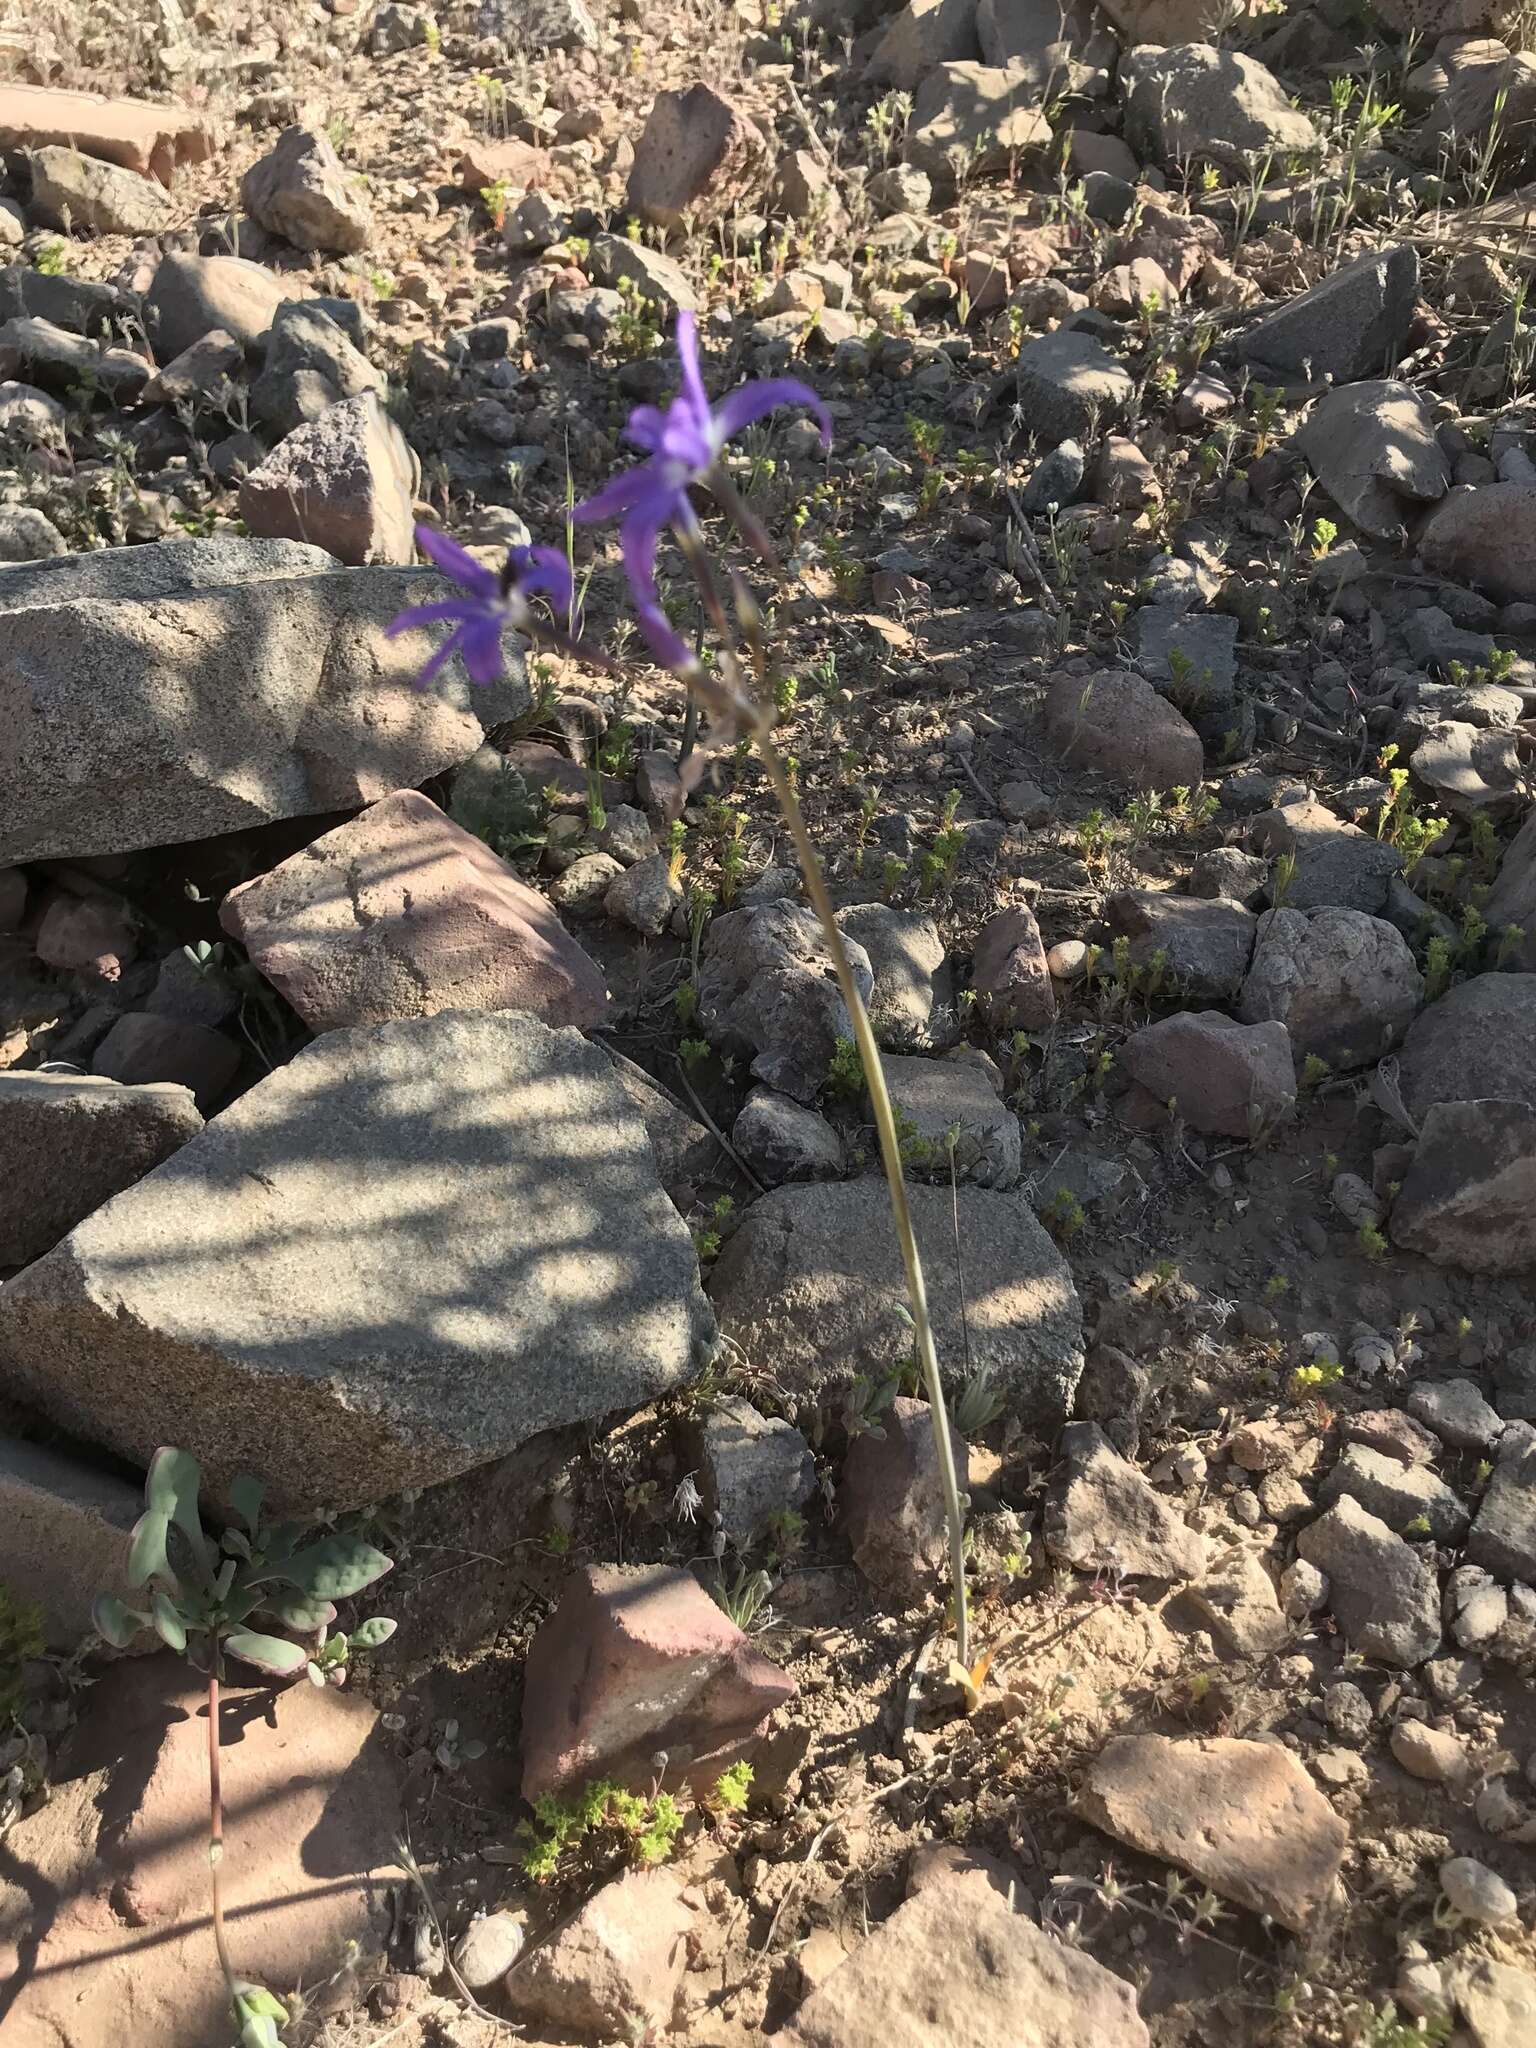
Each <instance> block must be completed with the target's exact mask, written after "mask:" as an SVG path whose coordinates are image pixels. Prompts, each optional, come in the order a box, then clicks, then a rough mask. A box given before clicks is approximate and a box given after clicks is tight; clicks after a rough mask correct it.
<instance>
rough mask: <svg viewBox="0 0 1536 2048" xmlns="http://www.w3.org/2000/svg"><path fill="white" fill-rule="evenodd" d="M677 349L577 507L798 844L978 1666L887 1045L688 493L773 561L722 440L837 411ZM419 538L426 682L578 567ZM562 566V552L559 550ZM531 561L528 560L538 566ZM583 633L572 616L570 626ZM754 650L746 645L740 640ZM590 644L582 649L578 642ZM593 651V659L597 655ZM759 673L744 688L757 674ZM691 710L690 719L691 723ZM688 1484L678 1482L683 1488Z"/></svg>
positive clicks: (473, 665) (742, 605)
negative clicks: (614, 547)
mask: <svg viewBox="0 0 1536 2048" xmlns="http://www.w3.org/2000/svg"><path fill="white" fill-rule="evenodd" d="M677 348H678V356H679V358H680V361H681V366H682V390H681V392H680V393H679V395H678V396H677V397H676V398H674V399H673V401H672V402H671V404H670V405H669V406H668V407H667V409H666V411H665V412H662V411H660V410H659V409H658V408H657V407H655V406H649V405H643V406H639V407H637V408H636V410H635V411H634V412H633V413H631V415H630V418H629V422H628V425H627V426H626V428H625V435H626V438H627V439H628V440H629V441H631V442H632V443H633V444H634V445H635V446H636V447H638V448H640V449H641V450H642V451H643V452H644V456H645V459H644V460H643V461H642V462H640V463H638V464H637V465H636V466H635V467H634V468H633V469H631V470H627V471H626V472H625V473H624V474H623V475H622V476H618V477H615V478H614V479H613V480H612V482H610V483H608V484H607V485H605V486H604V488H603V489H602V490H600V491H598V492H597V493H596V495H595V496H594V497H591V498H589V499H587V500H586V502H585V503H584V504H581V505H578V506H577V507H576V508H575V510H574V513H573V514H572V515H571V516H572V517H573V518H574V519H575V520H576V521H579V522H581V523H583V524H592V523H595V522H598V521H602V520H608V519H617V520H618V522H619V546H620V550H621V552H622V555H623V558H624V570H625V575H626V577H627V579H628V582H629V586H630V592H631V595H632V597H633V599H634V605H635V611H636V614H637V617H638V619H639V622H640V626H641V629H642V631H643V632H644V634H645V637H646V640H647V642H648V643H649V645H650V647H651V650H652V652H653V653H654V654H655V656H656V658H657V660H658V661H659V662H660V663H661V664H662V666H663V667H666V668H669V669H671V670H672V671H673V672H674V674H676V675H677V676H678V677H679V678H680V679H681V681H682V682H683V683H684V684H685V685H686V686H687V688H688V691H689V702H690V713H692V709H693V707H694V706H697V705H699V704H702V705H703V707H704V708H705V709H706V710H707V711H708V713H709V716H710V724H711V737H712V739H713V740H714V741H715V742H716V744H717V745H718V744H721V743H725V742H729V741H730V740H731V739H733V738H734V737H735V736H736V735H737V734H738V733H745V734H746V735H748V736H749V737H750V739H751V740H752V743H753V745H754V746H755V747H756V749H757V752H758V755H759V757H760V759H761V761H762V763H763V767H764V770H765V772H766V773H767V776H768V780H769V782H770V784H771V785H772V788H773V792H774V796H775V798H776V799H777V801H778V804H779V808H780V810H781V811H782V812H783V815H784V821H785V824H786V826H787V827H788V830H789V836H790V839H791V841H792V843H793V845H794V849H795V854H796V857H797V859H798V860H799V863H800V868H801V872H802V873H803V875H804V878H805V887H806V893H807V895H808V896H809V898H810V901H811V906H812V908H813V909H814V911H815V913H816V916H817V919H818V921H819V923H820V925H821V928H822V932H823V935H824V938H825V941H826V947H827V951H828V954H829V955H830V957H831V961H832V966H833V971H834V973H835V974H836V977H837V984H838V988H839V991H840V993H841V995H842V998H843V1004H844V1007H845V1008H846V1010H847V1012H848V1018H849V1022H850V1024H851V1025H852V1028H853V1036H854V1042H855V1044H856V1045H857V1047H858V1052H859V1058H860V1061H861V1062H862V1065H863V1068H864V1076H865V1081H866V1084H867V1086H868V1089H869V1099H870V1107H871V1110H872V1112H873V1115H874V1121H875V1129H876V1131H877V1133H878V1134H879V1139H880V1158H881V1164H882V1165H883V1167H884V1169H885V1177H886V1181H887V1184H888V1186H889V1189H890V1196H891V1213H892V1219H893V1222H894V1225H895V1230H896V1238H897V1243H898V1245H899V1247H900V1251H901V1261H902V1267H903V1271H904V1274H905V1277H906V1285H907V1298H908V1302H909V1304H910V1307H911V1312H912V1323H913V1328H914V1332H915V1338H916V1348H917V1359H918V1365H919V1367H920V1369H921V1371H922V1375H923V1381H924V1385H925V1387H926V1390H927V1394H928V1402H929V1413H930V1416H931V1418H932V1423H933V1434H934V1441H935V1444H936V1446H937V1451H938V1461H939V1476H940V1482H941V1485H942V1487H943V1493H944V1505H945V1512H946V1517H947V1520H948V1524H949V1551H950V1575H951V1581H952V1590H953V1606H954V1626H955V1642H956V1650H957V1653H958V1661H959V1663H960V1664H961V1665H962V1666H964V1667H966V1669H967V1670H969V1667H970V1621H969V1612H968V1607H967V1601H966V1587H965V1509H964V1505H963V1502H962V1499H961V1494H960V1479H959V1474H958V1472H957V1470H956V1465H955V1454H954V1442H953V1439H952V1437H951V1435H950V1427H949V1413H948V1407H947V1404H946V1402H945V1398H944V1383H943V1379H942V1377H941V1375H940V1372H939V1359H938V1349H937V1346H936V1345H935V1343H934V1336H933V1323H932V1319H931V1317H930V1315H929V1311H928V1292H927V1286H926V1283H925V1281H924V1278H923V1264H922V1257H921V1254H920V1252H919V1249H918V1243H917V1235H916V1232H915V1230H914V1228H913V1223H912V1210H911V1205H910V1203H909V1202H908V1200H907V1185H906V1178H905V1174H904V1171H903V1167H902V1160H901V1141H900V1137H899V1134H898V1132H897V1128H896V1116H895V1112H894V1110H893V1108H892V1105H891V1098H890V1091H889V1089H888V1088H887V1086H886V1079H885V1069H884V1067H883V1065H882V1063H881V1059H880V1048H879V1046H878V1044H877V1043H876V1040H875V1034H874V1031H873V1029H872V1028H871V1026H870V1021H869V1014H868V1012H867V1011H866V1009H865V1007H864V1002H863V998H862V997H861V996H860V994H859V989H858V985H857V983H856V982H855V980H854V978H853V970H852V968H851V966H850V965H849V961H848V955H847V952H846V950H845V948H844V945H843V937H842V933H841V931H840V930H839V929H838V925H837V920H836V915H835V911H834V906H833V903H832V897H831V894H830V892H829V890H828V888H827V882H826V876H825V875H824V873H823V871H822V866H821V861H820V858H819V856H818V854H817V851H816V846H815V842H814V840H813V839H812V837H811V833H810V828H809V827H808V826H807V824H806V821H805V815H804V813H803V811H802V810H801V808H800V801H799V798H798V797H797V796H796V794H795V789H794V784H793V782H792V781H791V779H790V776H789V772H788V770H787V768H786V766H785V762H784V759H783V757H782V755H781V754H780V753H779V750H778V748H777V746H776V745H775V743H774V738H773V724H774V711H773V706H772V699H771V695H770V693H769V692H768V691H767V690H766V688H765V682H766V670H767V659H766V649H765V646H764V640H763V633H762V625H761V619H760V616H759V614H758V611H757V607H756V605H755V603H754V602H753V601H752V599H751V597H750V595H749V594H748V592H747V590H746V586H745V585H744V584H743V583H742V582H741V581H740V579H739V578H737V579H733V584H734V595H735V610H736V615H737V618H738V620H739V621H740V622H741V634H740V636H738V633H737V631H736V629H735V627H733V625H732V622H731V620H730V619H729V618H728V617H727V615H726V610H725V606H724V604H723V602H722V600H721V596H720V591H719V588H718V586H717V584H716V581H715V577H714V572H713V570H712V568H711V565H710V561H709V557H708V553H707V551H706V548H705V543H704V536H703V533H702V531H701V529H700V526H699V522H698V516H697V514H696V513H695V511H694V508H693V503H692V499H691V497H690V493H691V492H692V491H693V490H694V489H695V488H700V487H702V488H704V489H707V490H708V491H709V493H710V495H711V496H712V497H713V498H714V499H715V501H716V503H717V504H718V505H719V506H720V507H721V509H722V510H723V511H724V512H725V514H726V516H727V518H728V519H729V520H730V521H731V523H732V524H733V525H734V526H735V528H736V530H737V532H738V533H739V534H740V535H741V537H742V538H743V540H744V541H745V542H746V543H747V544H748V546H750V547H751V548H752V549H753V550H754V551H755V552H756V553H758V554H759V555H761V556H763V557H764V558H765V559H766V560H768V561H769V562H770V563H771V562H772V559H773V555H772V548H771V546H770V544H769V541H768V538H767V535H766V534H765V533H764V532H763V529H762V528H761V526H760V525H759V524H758V522H757V520H756V519H755V518H754V517H753V516H752V514H751V513H750V511H749V510H748V509H747V507H746V506H744V505H743V504H742V502H741V500H740V498H739V497H738V496H737V494H736V492H735V490H734V488H733V487H732V485H731V483H730V479H729V478H728V477H727V475H726V474H725V470H724V467H723V464H722V461H721V458H722V456H723V454H724V451H725V447H726V444H727V443H728V442H729V441H730V440H731V439H732V438H733V436H735V435H736V434H739V433H740V432H741V431H742V430H743V429H744V428H746V427H748V426H750V425H752V423H753V422H754V421H756V420H760V419H762V418H763V417H764V416H765V415H766V414H768V413H770V412H773V411H775V410H776V409H777V408H778V407H780V406H784V405H798V406H803V407H806V408H807V409H809V410H810V411H811V412H812V413H814V414H815V416H816V418H817V420H818V422H819V423H820V426H821V431H822V443H823V446H827V445H829V443H830V440H831V421H830V419H829V417H828V415H827V410H826V407H825V406H824V405H823V404H822V401H821V399H820V398H819V397H818V396H817V394H816V393H815V392H814V391H813V390H811V388H810V386H809V385H807V384H802V383H801V382H800V381H799V380H798V379H797V378H793V377H778V378H768V379H765V380H763V381H761V382H757V383H748V384H742V385H738V386H737V388H736V389H735V390H734V391H731V392H728V393H727V394H726V396H725V397H724V398H722V399H720V400H718V401H717V402H716V403H715V404H714V405H711V404H710V402H709V399H708V398H707V396H706V395H705V391H704V381H703V376H702V373H701V370H700V366H699V356H698V344H697V338H696V335H695V332H694V322H693V316H692V315H691V314H688V313H680V314H679V315H678V318H677ZM669 528H670V530H671V531H672V533H673V534H674V535H675V536H676V539H677V541H678V544H679V546H680V547H681V549H682V552H683V556H684V559H685V560H686V561H687V563H688V565H689V567H690V569H691V570H692V572H693V576H694V580H695V582H696V583H697V585H698V588H699V595H700V598H701V600H702V603H703V607H704V615H705V617H706V619H707V620H708V621H709V623H710V625H711V626H712V627H713V629H714V631H715V634H716V636H717V638H718V640H719V643H720V644H719V648H718V651H717V652H718V659H717V662H716V663H715V664H714V665H712V666H711V667H709V668H706V667H705V665H704V663H703V662H702V660H701V659H700V657H699V655H698V654H697V653H695V651H694V650H693V649H692V648H691V647H690V646H689V645H688V643H687V641H685V640H684V639H683V638H682V637H681V636H680V635H679V634H678V633H677V631H676V630H675V629H674V627H673V626H672V625H671V623H670V622H669V620H668V619H667V616H666V614H665V612H664V611H663V609H662V606H661V599H660V595H659V592H658V590H657V585H656V551H657V548H658V546H659V544H660V541H661V536H662V534H663V533H664V532H666V531H667V530H668V529H669ZM418 536H419V538H420V540H421V545H422V548H423V550H424V551H425V552H427V553H428V554H429V555H431V557H432V559H433V560H434V561H436V562H437V563H438V565H439V566H440V567H441V568H444V569H445V570H446V571H447V573H448V574H449V575H450V576H452V577H453V578H454V580H455V581H456V582H457V583H459V584H460V586H461V588H462V589H463V590H464V592H465V596H464V597H463V598H462V599H457V600H452V601H450V602H449V603H447V604H444V605H441V606H424V607H420V608H418V609H417V610H416V611H414V612H408V613H406V614H404V615H403V616H402V618H400V619H399V620H397V621H396V622H395V628H392V629H391V630H395V629H396V628H400V629H403V628H404V627H405V626H406V625H408V624H427V623H431V622H434V621H436V620H439V619H441V620H452V621H453V622H454V626H455V630H454V632H453V633H452V634H451V635H450V636H449V640H448V641H447V642H445V644H444V646H443V647H442V648H440V649H439V650H438V651H437V654H436V655H434V657H433V660H432V661H431V662H430V663H429V664H428V668H427V671H426V673H424V675H423V678H422V680H423V681H427V680H429V679H430V676H431V675H432V674H435V673H436V671H437V669H438V668H440V667H441V665H442V663H443V662H444V661H445V660H447V658H448V656H449V654H450V653H451V652H452V651H453V648H454V646H455V645H458V646H459V647H461V648H462V650H463V652H464V657H465V661H466V664H467V665H468V666H469V667H470V672H471V674H472V675H476V678H477V680H481V679H488V678H482V677H481V676H480V675H479V674H477V664H478V665H479V666H480V667H481V668H490V667H491V663H492V658H493V655H494V658H495V664H496V666H495V668H492V669H491V673H493V674H494V673H496V672H498V671H499V664H500V647H501V631H502V628H503V627H504V626H505V625H509V624H510V625H512V626H513V627H514V628H515V629H516V630H519V631H521V630H525V627H524V625H522V624H521V623H520V622H519V617H518V616H516V615H514V613H513V611H512V606H513V605H514V603H516V604H521V606H522V613H521V616H522V617H523V618H526V616H527V608H526V603H525V602H524V593H526V592H528V591H529V590H531V589H533V588H535V587H542V588H544V589H546V590H551V589H555V590H557V591H563V593H564V595H565V598H566V601H567V602H568V601H569V578H568V576H567V578H566V581H565V582H564V584H558V583H551V582H547V581H546V582H543V583H541V584H536V582H535V578H536V577H541V576H545V575H549V576H553V574H554V571H553V570H552V569H551V568H550V566H549V564H548V559H547V558H548V557H549V556H550V555H551V553H552V552H553V551H552V550H549V549H536V550H534V551H533V554H532V556H531V557H530V558H529V562H523V563H512V562H511V560H510V558H509V570H508V572H505V573H504V575H503V577H501V578H500V579H498V578H494V577H492V576H491V574H490V572H489V571H488V570H484V569H481V568H480V566H479V564H478V563H476V562H474V561H473V559H472V558H470V557H469V556H467V555H465V554H464V552H463V550H462V549H460V548H458V547H456V546H455V544H454V543H453V542H451V541H447V540H445V539H444V537H443V536H442V535H439V534H428V533H427V532H426V531H424V530H422V529H418ZM556 559H557V560H558V561H559V563H560V568H561V569H562V570H564V569H565V567H566V564H565V561H564V559H563V558H560V557H557V558H556ZM530 563H531V571H532V573H530ZM574 630H575V627H574V624H573V631H574ZM743 639H744V640H745V643H746V650H747V651H746V653H745V655H744V654H743V651H742V640H743ZM579 651H580V652H582V653H583V654H586V652H587V651H586V650H585V649H581V650H579ZM588 658H590V656H588ZM749 669H750V672H751V674H752V677H753V683H752V684H751V685H749V682H748V680H747V678H748V672H749ZM691 725H692V717H691V716H690V729H691ZM706 762H707V757H706V756H705V755H704V754H703V753H702V752H697V753H689V754H688V755H687V757H686V758H685V760H684V761H683V762H682V763H681V772H682V775H683V779H684V782H685V784H692V783H694V782H696V781H697V780H698V779H699V777H700V776H701V775H702V773H703V772H704V768H705V766H706ZM680 1491H681V1489H680Z"/></svg>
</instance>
